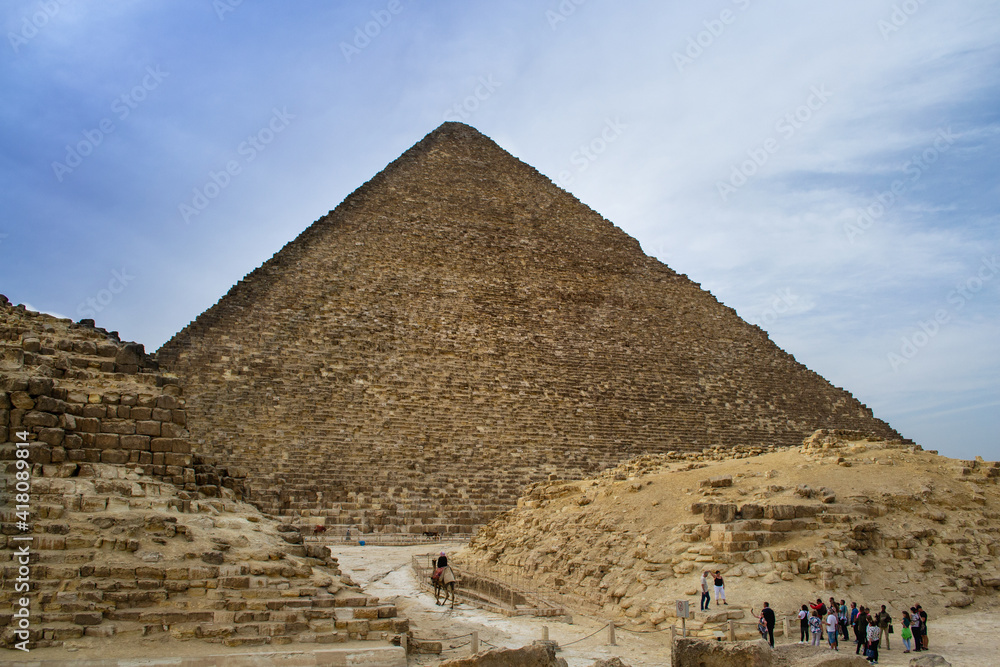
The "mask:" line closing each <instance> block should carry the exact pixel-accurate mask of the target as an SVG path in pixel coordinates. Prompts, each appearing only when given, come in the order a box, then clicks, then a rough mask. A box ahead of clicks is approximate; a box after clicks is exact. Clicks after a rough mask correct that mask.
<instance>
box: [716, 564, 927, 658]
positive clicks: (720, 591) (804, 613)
mask: <svg viewBox="0 0 1000 667" xmlns="http://www.w3.org/2000/svg"><path fill="white" fill-rule="evenodd" d="M709 581H711V582H712V585H713V586H714V588H715V604H716V605H718V604H720V603H721V604H728V603H727V602H726V588H725V582H724V581H723V579H722V574H721V572H720V571H719V570H716V571H715V572H714V573H712V572H709V571H708V570H705V571H703V572H702V573H701V611H707V610H708V609H709V608H710V607H711V604H712V595H711V591H710V588H709ZM798 617H799V632H800V634H799V643H800V644H810V643H811V644H812V645H813V646H819V645H820V644H821V642H822V641H823V637H824V634H825V635H826V641H827V644H828V645H829V647H830V648H831V649H833V650H834V651H839V650H840V635H841V634H843V635H844V641H849V640H850V635H849V633H848V631H849V630H851V629H853V630H854V643H855V649H854V653H855V654H857V655H863V656H864V657H865V658H867V659H868V662H869V663H871V664H873V665H874V664H878V650H879V647H880V646H881V645H882V644H883V643H884V644H885V650H887V651H888V650H890V649H889V635H892V634H895V632H896V626H895V625H893V619H892V615H891V614H890V613H889V612H888V610H886V606H885V605H882V606H881V609H879V611H877V612H872V610H871V609H870V608H868V607H865V606H858V603H857V602H852V603H851V606H850V607H848V606H847V602H846V601H845V600H841V601H840V602H837V601H836V599H834V598H830V603H829V604H827V603H826V602H824V601H823V599H822V598H816V602H814V603H812V604H808V605H805V604H804V605H802V608H801V609H800V610H799V612H798ZM757 620H758V629H759V630H760V633H761V636H762V637H764V638H765V639H767V640H768V642H769V643H770V644H771V646H772V647H773V646H774V626H775V623H776V621H777V618H776V617H775V614H774V610H773V609H771V605H770V604H768V603H767V602H765V603H764V607H763V608H762V609H761V611H760V615H759V616H758V617H757ZM899 625H900V632H899V638H900V639H901V640H902V642H903V653H910V652H911V651H913V652H916V651H925V650H927V612H926V611H924V609H923V608H922V607H921V606H920V605H919V604H918V605H914V606H913V607H910V609H909V610H906V609H904V610H903V611H902V613H901V614H900V616H899Z"/></svg>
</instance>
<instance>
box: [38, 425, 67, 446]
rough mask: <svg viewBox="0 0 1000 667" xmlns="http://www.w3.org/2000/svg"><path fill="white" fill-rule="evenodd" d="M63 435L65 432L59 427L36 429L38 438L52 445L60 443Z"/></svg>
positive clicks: (64, 435)
mask: <svg viewBox="0 0 1000 667" xmlns="http://www.w3.org/2000/svg"><path fill="white" fill-rule="evenodd" d="M65 437H66V432H65V431H63V430H62V429H61V428H43V429H40V430H39V431H38V439H39V440H40V441H41V442H44V443H46V444H49V445H52V446H53V447H55V446H58V445H61V444H62V442H63V438H65Z"/></svg>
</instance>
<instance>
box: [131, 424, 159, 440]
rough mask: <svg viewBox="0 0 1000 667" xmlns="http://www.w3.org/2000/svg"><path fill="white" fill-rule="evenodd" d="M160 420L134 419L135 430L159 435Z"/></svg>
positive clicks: (140, 432)
mask: <svg viewBox="0 0 1000 667" xmlns="http://www.w3.org/2000/svg"><path fill="white" fill-rule="evenodd" d="M160 425H161V422H158V421H151V420H150V421H136V422H135V432H136V433H137V434H140V435H148V436H157V437H158V436H159V435H160Z"/></svg>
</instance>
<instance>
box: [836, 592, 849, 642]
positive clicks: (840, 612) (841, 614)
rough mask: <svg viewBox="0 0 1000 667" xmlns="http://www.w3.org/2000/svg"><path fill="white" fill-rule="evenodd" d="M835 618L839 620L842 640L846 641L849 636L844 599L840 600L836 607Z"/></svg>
mask: <svg viewBox="0 0 1000 667" xmlns="http://www.w3.org/2000/svg"><path fill="white" fill-rule="evenodd" d="M837 620H838V621H840V630H841V632H843V633H844V641H845V642H846V641H847V640H849V639H850V638H851V637H850V635H848V634H847V602H845V601H844V600H841V601H840V606H839V607H837Z"/></svg>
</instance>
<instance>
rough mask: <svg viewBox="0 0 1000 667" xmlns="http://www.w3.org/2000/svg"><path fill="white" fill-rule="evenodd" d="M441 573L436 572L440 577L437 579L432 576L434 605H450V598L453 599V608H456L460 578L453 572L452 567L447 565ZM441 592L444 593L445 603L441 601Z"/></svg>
mask: <svg viewBox="0 0 1000 667" xmlns="http://www.w3.org/2000/svg"><path fill="white" fill-rule="evenodd" d="M440 570H441V571H440V573H438V572H437V571H435V574H437V575H438V576H437V577H435V576H433V575H431V583H432V584H434V604H436V605H442V604H448V597H449V596H450V597H451V608H452V609H454V608H455V584H456V582H458V577H456V576H455V573H454V572H452V569H451V566H450V565H446V566H444V567H443V568H440ZM441 591H444V601H443V602H442V601H441V600H440V594H441Z"/></svg>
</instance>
